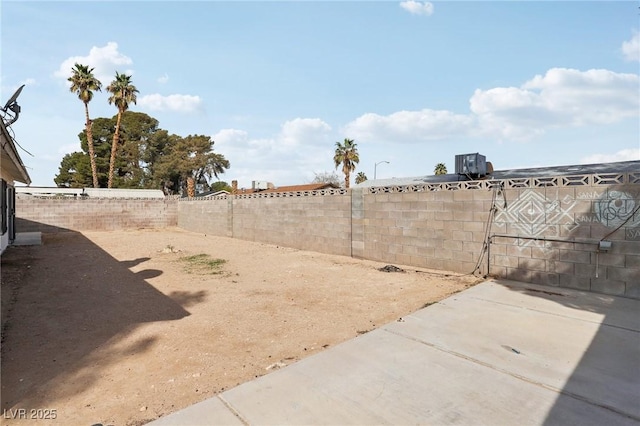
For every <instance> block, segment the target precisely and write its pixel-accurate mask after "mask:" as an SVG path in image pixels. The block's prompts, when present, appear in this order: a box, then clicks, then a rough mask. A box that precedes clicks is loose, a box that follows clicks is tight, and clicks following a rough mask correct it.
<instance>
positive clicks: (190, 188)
mask: <svg viewBox="0 0 640 426" xmlns="http://www.w3.org/2000/svg"><path fill="white" fill-rule="evenodd" d="M195 196H196V180H195V179H194V178H193V177H191V176H189V177H188V178H187V197H189V198H193V197H195Z"/></svg>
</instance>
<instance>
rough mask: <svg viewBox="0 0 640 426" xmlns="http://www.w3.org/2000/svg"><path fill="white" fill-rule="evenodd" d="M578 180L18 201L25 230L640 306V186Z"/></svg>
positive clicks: (638, 182) (633, 179) (637, 180)
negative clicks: (399, 270)
mask: <svg viewBox="0 0 640 426" xmlns="http://www.w3.org/2000/svg"><path fill="white" fill-rule="evenodd" d="M578 178H579V179H578V180H575V179H569V178H567V179H564V180H563V181H562V182H564V183H561V184H559V183H558V181H559V180H558V179H556V181H555V182H553V185H554V186H552V187H549V186H545V185H546V182H543V183H544V184H543V185H540V183H539V182H533V180H532V182H533V183H532V182H529V183H526V182H524V183H523V182H521V181H523V179H517V180H513V182H511V183H510V182H502V183H501V182H492V181H483V182H481V183H478V182H475V183H474V182H469V183H463V182H454V183H450V184H433V185H422V186H420V185H418V186H415V187H390V188H379V189H377V190H374V189H372V190H368V189H362V188H354V189H352V190H350V191H348V192H344V191H342V192H341V193H331V192H330V193H322V192H314V193H304V194H298V195H294V196H291V195H283V194H280V195H278V194H273V195H269V196H264V195H251V196H230V197H228V198H220V199H197V200H193V199H191V200H187V199H180V200H176V199H166V200H144V199H130V200H128V199H85V198H78V199H71V198H38V197H32V196H19V197H18V199H17V214H18V219H17V229H18V231H19V232H20V231H23V232H24V231H54V232H55V230H56V228H62V229H72V230H78V231H82V230H118V229H132V228H163V227H167V226H175V225H178V226H180V227H181V228H184V229H187V230H190V231H194V232H200V233H205V234H211V235H218V236H225V237H233V238H240V239H245V240H249V241H257V242H264V243H270V244H277V245H282V246H286V247H292V248H298V249H303V250H311V251H317V252H322V253H328V254H338V255H345V256H354V257H358V258H363V259H371V260H377V261H381V262H388V263H392V264H400V265H407V266H416V267H424V268H431V269H439V270H447V271H454V272H459V273H471V272H473V271H474V270H475V269H476V267H477V266H479V270H478V271H477V272H479V273H482V274H486V273H487V272H489V273H490V274H491V275H494V276H498V277H504V278H510V279H515V280H520V281H526V282H534V283H540V284H546V285H550V286H560V287H568V288H576V289H582V290H589V291H595V292H599V293H605V294H613V295H621V296H626V297H633V298H640V212H636V210H635V208H636V207H637V206H640V175H636V174H633V176H632V174H629V175H628V177H627V178H624V179H626V180H624V182H623V183H615V182H614V184H609V183H606V184H603V183H602V179H604V178H602V179H601V178H599V177H598V178H597V177H594V176H591V177H589V176H584V177H578ZM616 179H617V180H619V179H622V178H621V177H616ZM572 182H579V185H575V186H573V185H572ZM587 183H588V184H587ZM496 184H498V185H496ZM510 185H511V186H510ZM518 185H521V186H522V187H518ZM25 197H26V198H25ZM634 212H635V213H634ZM632 213H633V214H632ZM487 225H489V229H487ZM487 235H491V236H492V238H491V244H489V250H488V252H487V251H485V247H486V245H485V241H486V238H487ZM602 239H606V240H608V241H611V242H612V246H611V249H610V250H608V251H607V252H599V251H598V243H599V241H600V240H602Z"/></svg>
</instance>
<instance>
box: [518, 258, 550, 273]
mask: <svg viewBox="0 0 640 426" xmlns="http://www.w3.org/2000/svg"><path fill="white" fill-rule="evenodd" d="M518 269H529V270H532V271H546V270H547V262H546V261H545V260H543V259H533V258H530V257H519V258H518Z"/></svg>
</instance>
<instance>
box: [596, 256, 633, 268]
mask: <svg viewBox="0 0 640 426" xmlns="http://www.w3.org/2000/svg"><path fill="white" fill-rule="evenodd" d="M590 263H592V264H594V265H595V264H598V265H606V266H618V267H621V268H624V266H625V255H623V254H611V253H596V252H594V253H591V262H590Z"/></svg>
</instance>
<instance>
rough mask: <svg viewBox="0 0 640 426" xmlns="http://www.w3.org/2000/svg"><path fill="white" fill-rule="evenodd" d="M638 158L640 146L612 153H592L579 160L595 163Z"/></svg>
mask: <svg viewBox="0 0 640 426" xmlns="http://www.w3.org/2000/svg"><path fill="white" fill-rule="evenodd" d="M634 160H640V148H629V149H623V150H621V151H618V152H615V153H613V154H593V155H589V156H586V157H582V158H581V159H580V162H581V163H582V164H596V163H613V162H616V161H634Z"/></svg>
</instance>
